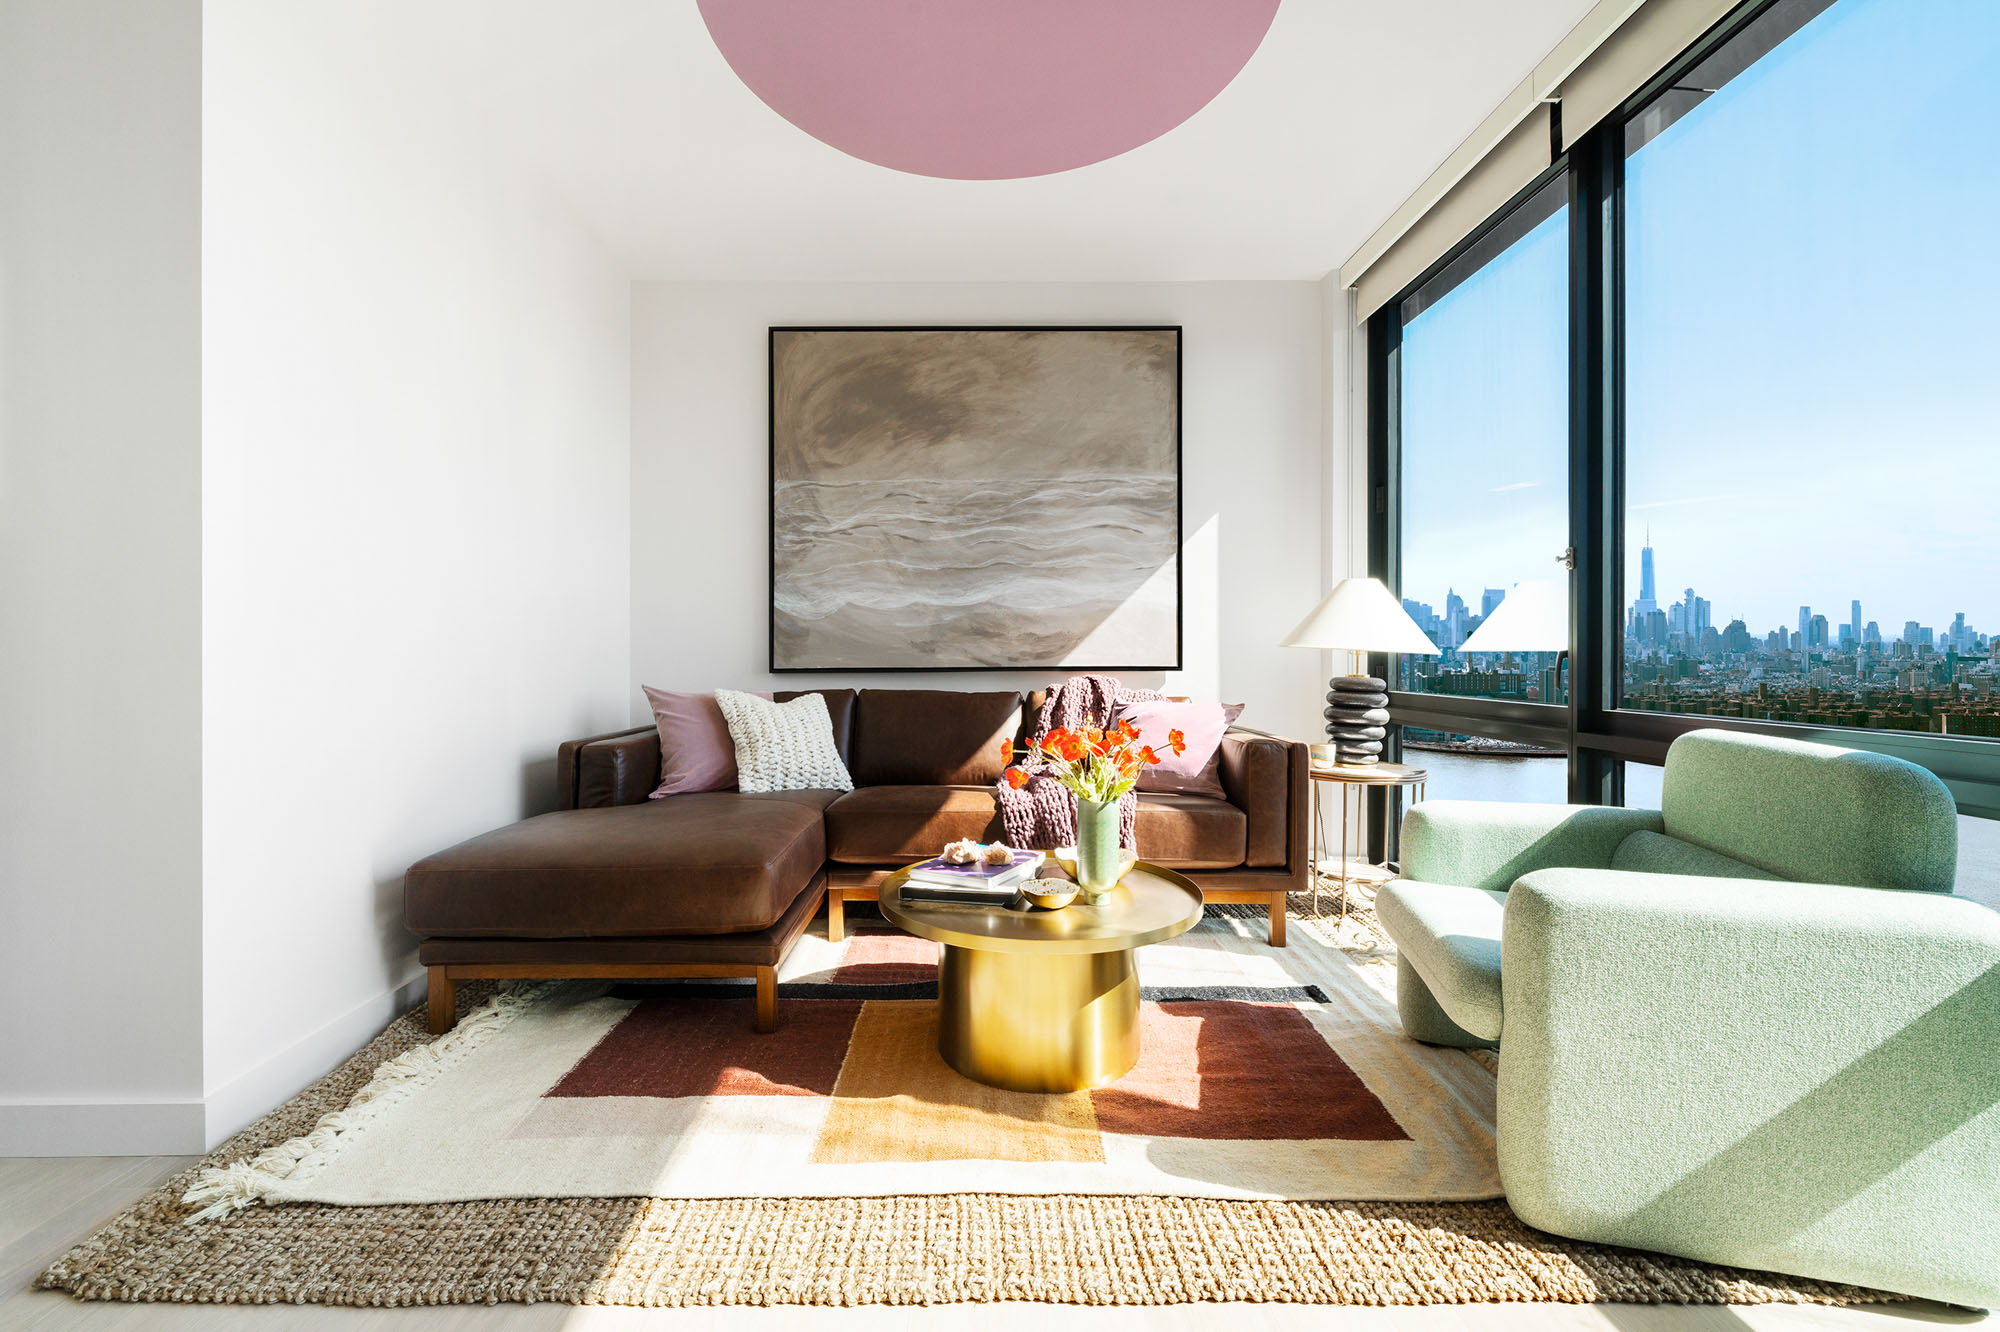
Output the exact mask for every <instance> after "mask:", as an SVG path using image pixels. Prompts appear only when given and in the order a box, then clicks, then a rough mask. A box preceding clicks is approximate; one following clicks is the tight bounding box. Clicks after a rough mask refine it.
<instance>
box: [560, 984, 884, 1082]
mask: <svg viewBox="0 0 2000 1332" xmlns="http://www.w3.org/2000/svg"><path fill="white" fill-rule="evenodd" d="M860 1012H861V1001H860V1000H858V999H793V1000H790V1001H788V1002H787V1003H786V1005H785V1020H784V1022H783V1024H781V1025H780V1026H779V1028H778V1029H777V1030H776V1031H774V1032H770V1033H768V1034H763V1035H760V1034H758V1033H757V1032H755V1031H753V1030H751V1027H750V1024H749V1023H747V1022H745V1021H744V1020H743V1004H742V1002H741V1001H739V1000H729V999H648V1000H646V1001H645V1002H643V1003H640V1004H637V1005H635V1006H634V1007H633V1009H632V1011H631V1012H630V1013H628V1014H627V1015H626V1016H625V1017H624V1019H623V1020H621V1021H620V1022H619V1023H618V1025H617V1026H615V1027H613V1028H612V1029H611V1030H610V1031H608V1032H606V1033H605V1035H604V1039H603V1040H601V1041H599V1042H598V1043H597V1044H596V1045H595V1046H593V1047H592V1048H591V1051H590V1053H589V1054H587V1055H585V1056H584V1057H583V1058H582V1059H580V1060H578V1061H577V1062H576V1064H575V1066H574V1067H572V1068H571V1069H570V1071H569V1072H568V1073H566V1074H564V1075H563V1078H562V1080H561V1081H560V1082H558V1083H556V1085H555V1086H553V1087H551V1088H549V1090H548V1091H547V1092H545V1093H543V1094H544V1095H546V1096H657V1097H675V1096H827V1095H831V1094H832V1092H833V1086H834V1082H835V1080H836V1079H837V1078H838V1077H839V1075H840V1061H841V1059H842V1057H843V1056H845V1055H846V1053H847V1042H848V1038H849V1036H850V1035H851V1034H852V1032H853V1031H854V1023H855V1019H856V1018H857V1017H858V1016H859V1015H860Z"/></svg>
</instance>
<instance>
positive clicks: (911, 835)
mask: <svg viewBox="0 0 2000 1332" xmlns="http://www.w3.org/2000/svg"><path fill="white" fill-rule="evenodd" d="M813 692H817V693H820V694H822V695H823V696H824V698H825V700H826V704H827V711H828V713H829V715H830V716H831V718H832V720H833V732H834V742H835V744H836V745H837V746H838V747H839V749H840V753H841V757H842V759H843V760H844V761H845V762H846V764H847V767H848V771H849V773H850V774H851V775H852V776H853V778H854V785H855V789H854V790H853V791H845V792H843V791H817V790H815V791H785V792H778V793H774V794H755V795H753V794H745V793H743V792H740V791H710V792H702V793H699V794H686V795H675V796H668V797H665V798H663V799H659V800H653V799H649V798H648V797H649V796H650V795H651V793H652V791H653V789H654V788H655V787H656V786H657V785H658V784H659V780H660V736H659V732H658V730H656V729H655V728H653V727H650V726H646V727H638V728H634V729H632V730H627V731H619V732H613V733H611V734H607V735H599V736H591V737H588V738H585V739H580V740H571V741H567V742H565V743H564V744H563V745H562V746H561V747H560V749H559V750H558V752H557V785H558V801H559V803H560V805H561V808H559V809H558V810H556V811H555V812H554V813H549V814H542V815H539V816H537V817H534V818H530V819H525V820H523V821H522V822H520V823H516V824H513V825H511V826H509V827H506V828H501V829H498V830H497V831H494V832H490V833H486V834H484V835H482V836H479V837H475V838H473V839H471V840H470V841H467V842H462V843H460V844H459V845H457V846H454V847H452V848H450V849H449V850H445V851H441V852H439V853H438V854H436V855H433V856H429V857H426V858H425V859H423V860H421V861H419V862H418V863H417V864H415V865H413V866H411V867H410V871H409V874H408V877H407V879H406V881H405V889H404V915H405V921H406V923H407V924H408V926H409V928H410V929H411V930H412V931H413V932H414V933H415V934H417V935H418V937H419V939H420V940H421V943H420V948H419V953H418V956H419V960H420V961H421V962H422V963H423V964H424V965H425V966H426V967H427V968H428V969H429V983H430V1028H431V1030H432V1031H433V1032H441V1031H444V1030H446V1029H447V1028H449V1027H450V1026H451V1025H452V1024H453V1022H454V1021H456V1017H457V1014H456V1005H455V999H454V991H455V987H456V984H457V983H458V982H459V981H462V980H469V979H474V978H528V977H536V978H559V977H590V978H597V979H634V978H658V977H697V978H699V977H741V978H750V979H754V980H755V982H756V1000H757V1005H756V1012H757V1027H758V1030H760V1031H770V1030H772V1029H774V1028H775V1026H776V1024H777V967H778V964H779V963H780V962H781V961H783V959H784V957H785V955H786V953H787V952H789V951H790V949H791V947H792V945H793V944H794V943H796V942H797V941H798V938H799V936H800V935H801V934H803V933H804V932H805V930H806V928H807V926H808V925H809V924H810V923H811V921H812V919H813V917H814V916H815V915H816V914H817V913H818V911H819V908H820V905H821V903H822V902H823V901H824V902H826V903H827V906H828V922H827V925H828V934H829V937H830V938H832V939H835V940H838V939H839V938H840V937H841V932H842V928H843V920H842V912H843V907H844V903H845V902H847V901H854V900H867V899H872V898H873V897H874V896H875V892H876V889H877V887H878V886H879V885H880V884H881V882H882V880H883V879H885V878H886V877H887V876H888V874H889V873H890V872H892V871H893V870H894V869H895V868H896V867H897V866H900V865H904V864H907V863H909V862H910V861H913V860H919V859H922V858H923V857H925V856H929V855H934V854H936V853H937V850H938V848H939V847H941V846H942V845H944V843H946V842H948V841H951V840H954V839H956V838H960V837H974V838H979V839H981V840H993V839H995V838H998V837H999V836H1000V835H1001V832H1000V816H999V811H998V805H997V802H996V799H995V789H994V788H995V783H996V782H997V781H998V780H999V778H1000V774H1001V770H1002V765H1001V762H1000V756H999V745H1000V741H1001V740H1002V739H1003V738H1007V737H1012V738H1014V739H1016V740H1017V741H1019V740H1024V739H1025V738H1026V735H1025V733H1026V731H1027V729H1028V727H1029V726H1030V725H1031V724H1032V721H1033V718H1034V717H1035V716H1036V715H1037V713H1038V711H1039V709H1040V705H1041V701H1042V699H1041V695H1040V694H1039V693H1036V694H1031V695H1027V696H1025V697H1024V696H1023V695H1021V694H1018V693H1013V692H986V693H962V692H956V691H947V690H928V689H864V690H859V691H856V690H851V689H829V690H818V691H813ZM775 697H776V698H777V700H778V701H779V702H783V701H785V700H787V699H790V698H796V697H798V694H797V693H779V694H777V695H776V696H775ZM1306 766H1307V751H1306V747H1305V746H1304V745H1303V744H1299V743H1295V742H1291V741H1286V740H1281V739H1277V738H1276V737H1272V736H1268V735H1264V734H1262V733H1260V732H1256V731H1250V730H1246V729H1232V730H1230V731H1229V732H1228V733H1227V734H1226V735H1225V736H1224V738H1223V742H1222V749H1221V753H1220V758H1219V764H1218V767H1219V776H1220V779H1221V783H1222V787H1223V790H1224V792H1225V794H1226V797H1227V798H1226V799H1220V800H1218V799H1215V798H1213V797H1210V796H1199V795H1182V794H1154V793H1144V794H1142V795H1141V797H1140V801H1139V818H1138V826H1137V832H1136V837H1137V842H1138V846H1139V851H1140V854H1141V855H1142V856H1144V857H1145V858H1146V859H1148V860H1151V861H1154V862H1156V863H1158V864H1161V865H1165V866H1168V867H1170V868H1173V869H1178V870H1180V871H1182V872H1183V873H1185V874H1187V875H1188V877H1190V878H1191V879H1193V880H1194V881H1195V882H1196V883H1197V884H1199V885H1200V886H1201V888H1202V891H1203V893H1204V895H1205V896H1206V897H1207V898H1208V900H1210V901H1225V902H1226V901H1237V902H1257V903H1263V904H1265V905H1266V906H1267V907H1268V910H1269V919H1270V938H1271V942H1272V944H1273V945H1275V946H1282V945H1283V943H1284V921H1285V916H1284V912H1285V893H1286V892H1287V891H1298V890H1300V889H1302V888H1304V887H1305V886H1306V884H1307V879H1306V875H1307V857H1308V854H1309V852H1308V849H1307V832H1308V830H1307V827H1306V782H1307V779H1306Z"/></svg>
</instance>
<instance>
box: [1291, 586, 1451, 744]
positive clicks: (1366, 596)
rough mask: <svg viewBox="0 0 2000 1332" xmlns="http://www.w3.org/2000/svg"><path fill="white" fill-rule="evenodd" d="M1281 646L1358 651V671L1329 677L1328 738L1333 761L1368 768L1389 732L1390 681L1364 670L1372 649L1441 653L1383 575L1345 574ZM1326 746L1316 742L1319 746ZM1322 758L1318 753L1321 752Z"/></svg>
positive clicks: (1356, 662) (1327, 700) (1356, 653)
mask: <svg viewBox="0 0 2000 1332" xmlns="http://www.w3.org/2000/svg"><path fill="white" fill-rule="evenodd" d="M1278 646H1280V647H1304V648H1337V649H1339V650H1341V651H1343V652H1352V653H1353V654H1354V666H1355V672H1356V673H1355V674H1353V675H1336V676H1334V677H1333V679H1331V680H1329V681H1327V683H1328V685H1330V686H1331V688H1330V689H1329V690H1328V692H1327V696H1326V738H1327V739H1328V740H1330V741H1331V742H1332V749H1333V755H1332V757H1333V761H1334V762H1335V763H1338V764H1341V765H1343V766H1345V767H1367V766H1368V765H1369V764H1371V763H1373V762H1375V760H1376V759H1378V758H1380V757H1381V756H1382V741H1383V738H1384V737H1386V736H1387V735H1388V734H1389V694H1388V689H1389V682H1388V681H1386V680H1379V679H1377V678H1376V677H1374V676H1372V675H1367V674H1364V673H1362V670H1361V662H1362V657H1363V656H1364V654H1366V653H1370V652H1404V653H1413V654H1416V655H1419V656H1427V657H1435V656H1436V655H1437V653H1438V647H1437V644H1435V643H1433V642H1431V640H1430V639H1429V638H1428V637H1426V636H1425V634H1424V631H1423V630H1422V629H1419V628H1418V627H1417V622H1416V621H1415V620H1412V619H1411V618H1410V617H1409V614H1408V613H1407V612H1405V611H1404V609H1403V608H1402V607H1401V606H1399V605H1398V604H1396V598H1395V596H1394V595H1393V594H1392V593H1391V592H1390V591H1389V589H1388V588H1386V587H1384V586H1382V581H1381V580H1380V579H1379V578H1343V579H1341V580H1340V581H1339V582H1338V583H1335V584H1334V585H1333V591H1331V592H1329V593H1327V594H1326V600H1324V601H1322V602H1320V603H1319V605H1317V606H1315V607H1313V609H1312V613H1311V614H1310V615H1308V616H1306V618H1305V619H1303V620H1301V621H1299V626H1298V628H1296V629H1294V630H1292V632H1291V633H1289V634H1286V635H1285V637H1284V640H1283V641H1282V642H1280V643H1279V645H1278ZM1320 748H1321V746H1317V745H1315V746H1314V749H1315V751H1317V750H1319V749H1320ZM1315 757H1317V754H1316V755H1315Z"/></svg>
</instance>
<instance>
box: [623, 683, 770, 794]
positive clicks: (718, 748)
mask: <svg viewBox="0 0 2000 1332" xmlns="http://www.w3.org/2000/svg"><path fill="white" fill-rule="evenodd" d="M640 688H641V689H644V690H645V691H646V701H647V702H648V703H651V704H652V705H653V720H654V722H656V723H657V724H658V725H659V728H660V785H659V788H658V789H657V790H655V791H654V792H653V794H652V796H651V798H652V799H654V800H658V799H660V798H661V797H662V796H670V795H686V794H688V793H689V792H691V791H732V790H734V789H735V788H736V742H735V741H734V740H732V739H730V738H729V723H728V722H725V721H724V720H723V719H722V709H721V708H719V707H717V706H716V703H715V695H714V694H674V693H669V692H668V691H667V690H664V689H655V688H653V687H652V686H651V685H641V686H640ZM757 697H758V698H762V699H768V698H770V697H771V696H770V695H769V694H759V695H757Z"/></svg>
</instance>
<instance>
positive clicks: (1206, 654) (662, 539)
mask: <svg viewBox="0 0 2000 1332" xmlns="http://www.w3.org/2000/svg"><path fill="white" fill-rule="evenodd" d="M632 299H633V319H632V366H633V370H632V374H633V382H632V667H633V674H634V677H635V680H636V681H638V682H642V683H645V684H653V685H659V686H662V687H665V688H673V689H688V690H706V689H712V688H715V687H716V686H724V687H737V688H748V687H766V688H770V687H775V688H781V689H783V688H801V687H806V686H808V685H811V684H874V685H879V686H884V687H897V686H901V687H918V688H941V689H976V688H990V687H996V686H997V687H1002V688H1034V687H1038V686H1040V685H1044V684H1047V683H1048V682H1049V681H1050V679H1051V678H1059V677H1060V675H1061V674H1062V672H1050V671H1034V672H1011V673H1008V672H999V673H993V672H986V673H981V672H965V673H958V672H953V673H949V674H921V675H901V674H898V675H872V674H871V675H848V676H843V675H840V674H837V673H831V674H826V675H785V676H772V675H771V674H770V673H769V672H768V670H767V665H768V661H769V642H768V627H767V620H768V614H769V605H770V589H769V537H768V531H767V527H768V519H767V516H766V515H767V505H768V502H769V458H768V420H767V416H768V407H767V384H766V329H767V328H768V327H769V326H770V325H772V324H847V323H852V324H895V323H912V324H923V323H965V324H980V323H1002V324H1004V323H1026V324H1044V323H1051V324H1062V323H1076V324H1181V325H1183V326H1184V328H1185V331H1184V333H1183V335H1182V362H1183V369H1182V381H1183V382H1182V416H1183V421H1182V427H1183V429H1182V435H1183V456H1184V462H1183V475H1182V505H1183V511H1184V523H1183V549H1182V555H1183V560H1184V566H1183V617H1184V618H1183V639H1184V656H1183V663H1184V667H1185V669H1183V670H1182V671H1179V672H1175V673H1170V674H1164V675H1163V674H1162V673H1160V672H1150V673H1146V672H1128V673H1126V678H1127V679H1130V680H1132V681H1133V682H1135V683H1140V684H1146V685H1151V686H1157V687H1161V688H1164V689H1166V690H1167V691H1168V692H1170V693H1176V694H1186V695H1189V696H1191V697H1196V698H1222V699H1225V700H1227V701H1229V702H1240V703H1245V704H1247V705H1248V710H1247V711H1246V712H1245V713H1244V715H1243V723H1244V724H1245V725H1248V726H1257V727H1261V728H1264V729H1267V730H1273V731H1278V732H1281V733H1286V734H1291V735H1296V736H1300V737H1305V738H1314V737H1317V735H1318V734H1319V730H1320V722H1319V715H1320V708H1321V706H1322V704H1321V703H1320V702H1319V696H1320V694H1322V693H1324V692H1325V685H1324V683H1323V673H1322V669H1321V662H1320V659H1319V658H1320V654H1318V653H1314V652H1307V651H1300V650H1298V649H1285V648H1279V647H1277V646H1276V644H1277V642H1278V640H1279V638H1281V637H1282V636H1283V635H1284V634H1285V632H1286V631H1287V630H1289V629H1290V628H1291V627H1292V626H1293V625H1294V624H1295V623H1297V621H1298V620H1299V619H1300V618H1302V617H1303V616H1304V615H1305V613H1306V612H1307V611H1308V610H1310V609H1311V608H1312V606H1313V605H1314V603H1315V602H1316V601H1317V600H1318V599H1319V597H1320V595H1321V594H1322V592H1323V590H1324V577H1323V568H1324V564H1325V560H1326V555H1325V549H1324V546H1323V544H1322V510H1323V509H1324V507H1325V506H1326V504H1327V495H1328V488H1327V481H1326V477H1325V476H1324V467H1325V461H1324V458H1325V441H1326V439H1327V433H1326V432H1327V427H1326V422H1325V419H1324V416H1325V407H1326V404H1325V390H1324V384H1323V368H1324V351H1325V346H1324V334H1323V330H1322V324H1323V318H1322V316H1323V300H1324V296H1323V293H1322V291H1321V288H1320V286H1319V284H1317V283H1314V282H1241V283H1237V282H1215V283H1161V284H1031V283H1024V284H964V285H938V284H915V283H910V284H897V283H872V284H861V283H854V284H850V283H642V284H639V285H637V286H635V287H634V289H633V298H632ZM630 715H631V717H632V718H633V719H634V720H636V721H644V720H647V719H648V718H649V716H650V714H649V713H647V712H646V710H645V705H644V700H643V699H641V698H639V697H638V696H637V694H636V691H635V693H634V696H633V698H632V700H631V711H630Z"/></svg>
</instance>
